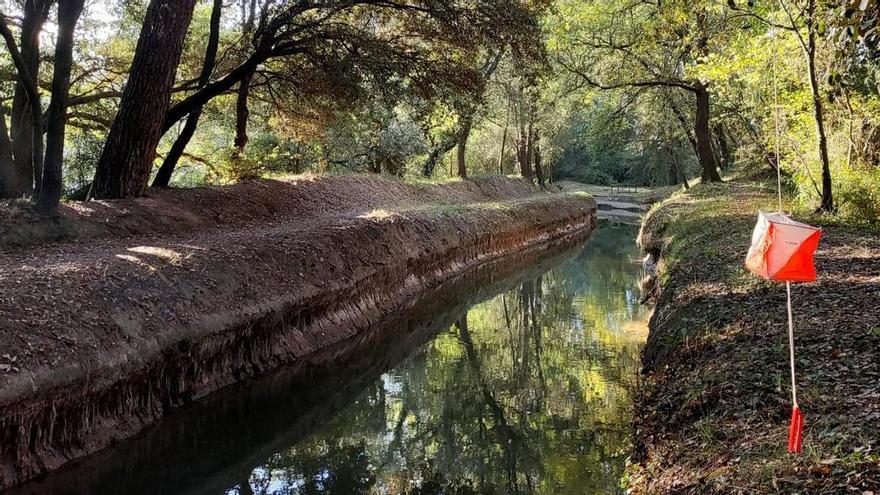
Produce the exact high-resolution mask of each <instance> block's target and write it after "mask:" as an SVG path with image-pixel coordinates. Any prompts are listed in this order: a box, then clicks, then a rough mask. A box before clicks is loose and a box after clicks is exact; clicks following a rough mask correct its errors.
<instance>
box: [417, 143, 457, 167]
mask: <svg viewBox="0 0 880 495" xmlns="http://www.w3.org/2000/svg"><path fill="white" fill-rule="evenodd" d="M456 144H458V139H456V136H455V135H452V136H449V137H447V138H446V139H445V140H443V141H441V142H440V143H439V144H438V145H437V146H436V147H434V149H432V150H431V153H429V154H428V158H426V159H425V164H424V165H422V176H424V177H430V176H432V175H434V169H435V168H436V167H437V163H438V162H439V161H440V159H441V158H443V155H445V154H446V153H448V152H449V150H451V149H452V148H455V145H456Z"/></svg>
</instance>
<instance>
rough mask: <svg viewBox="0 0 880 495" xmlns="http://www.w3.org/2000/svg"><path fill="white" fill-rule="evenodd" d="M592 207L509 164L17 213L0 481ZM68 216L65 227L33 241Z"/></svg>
mask: <svg viewBox="0 0 880 495" xmlns="http://www.w3.org/2000/svg"><path fill="white" fill-rule="evenodd" d="M595 209H596V206H595V203H594V202H593V201H592V200H591V199H590V198H588V197H586V196H584V195H565V194H548V193H545V192H539V191H537V190H535V189H534V188H533V187H532V186H531V185H530V184H527V183H525V182H523V181H521V180H514V179H506V178H494V179H485V180H477V181H463V182H452V183H447V184H439V185H412V184H405V183H401V182H397V181H394V180H389V179H383V178H376V177H370V178H364V177H355V178H352V177H328V178H301V179H299V180H294V181H289V182H282V181H255V182H248V183H243V184H239V185H237V186H232V187H229V188H214V189H200V190H187V191H156V192H151V194H150V196H148V197H147V198H143V199H138V200H130V201H118V202H101V203H83V204H74V205H69V206H68V207H67V208H66V210H65V214H64V218H63V220H61V221H60V222H59V223H58V224H57V225H55V226H49V227H48V228H47V226H46V225H45V224H41V223H39V222H34V221H32V220H29V219H27V218H22V216H21V215H20V214H14V213H9V212H8V211H7V212H6V213H5V218H6V219H7V220H8V221H6V222H5V223H4V226H3V227H2V228H0V231H2V232H5V234H4V235H5V237H4V239H5V241H3V242H4V244H2V245H3V246H4V247H3V249H4V251H3V252H2V253H0V267H2V270H0V350H2V352H0V355H2V357H0V364H2V365H4V367H3V370H2V371H0V487H3V486H6V485H10V484H13V483H16V482H19V481H22V480H24V479H28V478H30V477H33V476H35V475H38V474H39V473H42V472H45V471H46V470H49V469H52V468H54V467H57V466H59V465H61V464H63V463H64V462H66V461H67V460H68V459H71V458H75V457H78V456H81V455H83V454H85V453H89V452H93V451H95V450H96V449H98V448H100V447H102V446H103V445H106V444H108V443H109V442H112V441H114V440H118V439H121V438H124V437H126V436H129V435H131V434H132V433H134V432H136V431H138V430H139V429H140V428H142V427H143V426H144V425H146V424H148V423H150V422H151V421H153V420H154V419H155V418H156V417H157V416H159V415H161V414H163V413H164V412H166V411H168V410H169V409H172V408H174V407H175V406H177V405H179V404H180V403H183V402H186V401H189V400H192V399H193V398H196V397H199V396H202V395H204V394H206V393H208V392H210V391H212V390H215V389H216V388H218V387H220V386H223V385H224V384H227V383H230V382H232V381H235V380H238V379H240V378H243V377H247V376H252V375H254V374H257V373H260V372H262V371H265V370H268V369H272V368H275V367H277V366H280V365H282V364H285V363H290V362H292V361H294V360H296V359H299V358H302V357H303V356H306V355H308V354H310V353H312V352H314V351H316V350H318V349H321V348H324V347H326V346H328V345H332V344H334V343H336V342H339V341H341V340H343V339H346V338H349V337H351V336H353V335H355V334H357V333H358V332H359V331H361V330H363V329H365V328H367V327H369V325H370V324H371V323H373V322H375V321H377V320H379V319H381V318H382V316H383V315H384V314H386V313H387V312H388V311H390V310H392V309H393V308H394V307H396V306H397V305H399V304H400V303H401V301H402V300H405V299H406V298H408V297H411V296H412V295H414V294H415V293H417V292H418V291H420V290H422V289H424V288H426V287H430V286H433V285H436V284H438V283H440V282H442V281H443V280H445V279H448V278H449V277H451V276H455V275H456V274H457V273H461V272H462V271H463V270H467V269H469V268H470V267H474V266H477V265H479V264H481V263H483V262H485V261H487V260H491V259H495V258H498V257H500V256H505V255H510V254H514V253H516V252H518V251H521V250H523V249H530V248H534V247H535V246H540V245H541V244H543V243H547V242H554V241H562V240H566V239H570V238H574V237H577V236H583V235H585V234H586V233H587V232H589V230H590V229H591V228H592V227H594V226H595ZM54 227H57V228H58V229H61V230H60V231H62V232H63V235H59V236H57V237H58V238H60V239H61V240H60V241H59V242H53V243H41V244H35V242H36V241H37V240H40V239H45V238H47V237H51V236H52V235H54V234H51V233H52V232H56V231H55V230H53V228H54ZM16 230H19V231H20V232H24V233H23V234H22V233H19V234H9V233H10V232H14V231H16ZM46 232H49V233H50V234H51V235H47V234H46ZM10 236H11V237H10ZM10 239H13V241H10ZM28 244H30V245H28Z"/></svg>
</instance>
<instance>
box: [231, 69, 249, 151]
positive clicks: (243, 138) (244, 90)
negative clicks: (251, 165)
mask: <svg viewBox="0 0 880 495" xmlns="http://www.w3.org/2000/svg"><path fill="white" fill-rule="evenodd" d="M253 77H254V75H253V73H251V74H248V75H247V76H245V77H244V79H242V80H241V82H240V83H239V84H238V95H237V96H236V99H235V140H234V141H233V146H235V150H234V151H233V154H232V157H233V160H235V161H238V160H241V158H242V157H243V156H244V148H245V147H246V146H247V143H248V133H247V126H248V118H250V115H251V111H250V109H249V108H248V92H250V88H251V80H252V79H253Z"/></svg>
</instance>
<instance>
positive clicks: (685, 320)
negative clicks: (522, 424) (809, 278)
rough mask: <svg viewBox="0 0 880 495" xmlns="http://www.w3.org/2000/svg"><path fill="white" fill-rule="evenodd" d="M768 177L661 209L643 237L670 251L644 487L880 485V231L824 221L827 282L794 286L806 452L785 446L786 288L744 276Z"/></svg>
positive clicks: (645, 407)
mask: <svg viewBox="0 0 880 495" xmlns="http://www.w3.org/2000/svg"><path fill="white" fill-rule="evenodd" d="M758 209H764V210H770V211H773V210H775V209H776V198H775V193H774V190H773V188H772V187H771V185H770V184H769V183H767V184H763V183H758V182H746V181H733V182H729V183H726V184H723V185H701V186H698V187H695V188H693V189H692V190H691V191H690V192H689V193H680V194H677V195H675V196H673V197H671V198H669V199H668V200H666V201H664V202H663V203H660V204H659V205H657V206H656V207H655V208H654V209H653V210H652V211H651V213H650V214H649V215H648V217H647V218H646V220H645V224H644V226H643V229H642V233H641V235H640V242H641V243H642V247H643V248H644V249H645V250H653V251H659V252H661V253H662V258H661V263H660V268H659V273H660V275H659V281H660V286H661V290H660V293H659V296H658V300H657V307H656V311H655V314H654V316H653V318H652V321H651V327H650V331H651V333H650V336H649V339H648V344H647V346H646V348H645V351H644V356H643V358H644V365H645V370H644V377H643V378H644V382H643V387H642V390H641V392H640V399H641V400H640V401H639V406H638V410H637V418H636V425H635V431H636V439H637V451H636V455H635V457H634V462H633V464H632V466H631V468H630V472H629V476H630V479H629V481H628V482H629V484H630V486H631V487H632V492H633V493H645V494H648V493H650V494H663V493H694V494H697V493H698V494H705V493H859V494H868V493H876V492H877V491H878V489H880V455H878V451H877V449H878V448H880V235H878V234H877V233H876V232H871V231H866V230H859V229H857V228H854V227H850V226H847V225H841V224H834V223H833V221H831V220H829V219H827V218H820V217H812V216H811V215H809V214H806V213H804V212H795V214H794V216H795V217H796V218H797V219H799V220H802V221H807V222H810V223H813V224H817V225H820V226H822V227H823V228H824V229H825V232H824V236H823V239H822V242H821V244H820V247H819V251H818V253H817V256H816V264H817V268H818V270H819V280H818V281H817V282H816V283H810V284H796V285H795V286H794V287H793V302H794V318H795V326H796V349H797V361H796V364H797V368H798V398H799V402H800V405H801V409H802V410H803V411H804V414H805V416H806V422H805V433H804V435H805V441H804V453H803V454H802V455H801V456H793V455H790V454H787V453H786V440H787V433H788V419H789V415H790V408H791V404H790V398H789V394H790V390H789V388H790V386H789V381H788V373H789V372H788V359H787V357H788V354H787V353H788V345H787V344H788V341H787V336H786V326H785V321H786V314H785V289H784V285H782V284H781V283H774V282H768V281H764V280H761V279H759V278H757V277H755V276H752V275H751V274H749V273H747V272H746V270H745V269H744V268H743V260H744V258H745V254H746V251H747V249H748V245H749V240H750V235H751V230H752V227H753V225H754V222H755V215H756V211H757V210H758Z"/></svg>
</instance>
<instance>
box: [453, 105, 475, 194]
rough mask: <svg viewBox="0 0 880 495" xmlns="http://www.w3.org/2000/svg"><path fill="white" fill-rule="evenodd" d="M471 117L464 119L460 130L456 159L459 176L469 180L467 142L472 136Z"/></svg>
mask: <svg viewBox="0 0 880 495" xmlns="http://www.w3.org/2000/svg"><path fill="white" fill-rule="evenodd" d="M471 126H472V122H471V117H470V116H467V117H462V119H461V129H459V130H458V142H457V149H456V159H457V163H458V176H459V177H461V178H462V179H467V142H468V138H469V137H470V135H471Z"/></svg>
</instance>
